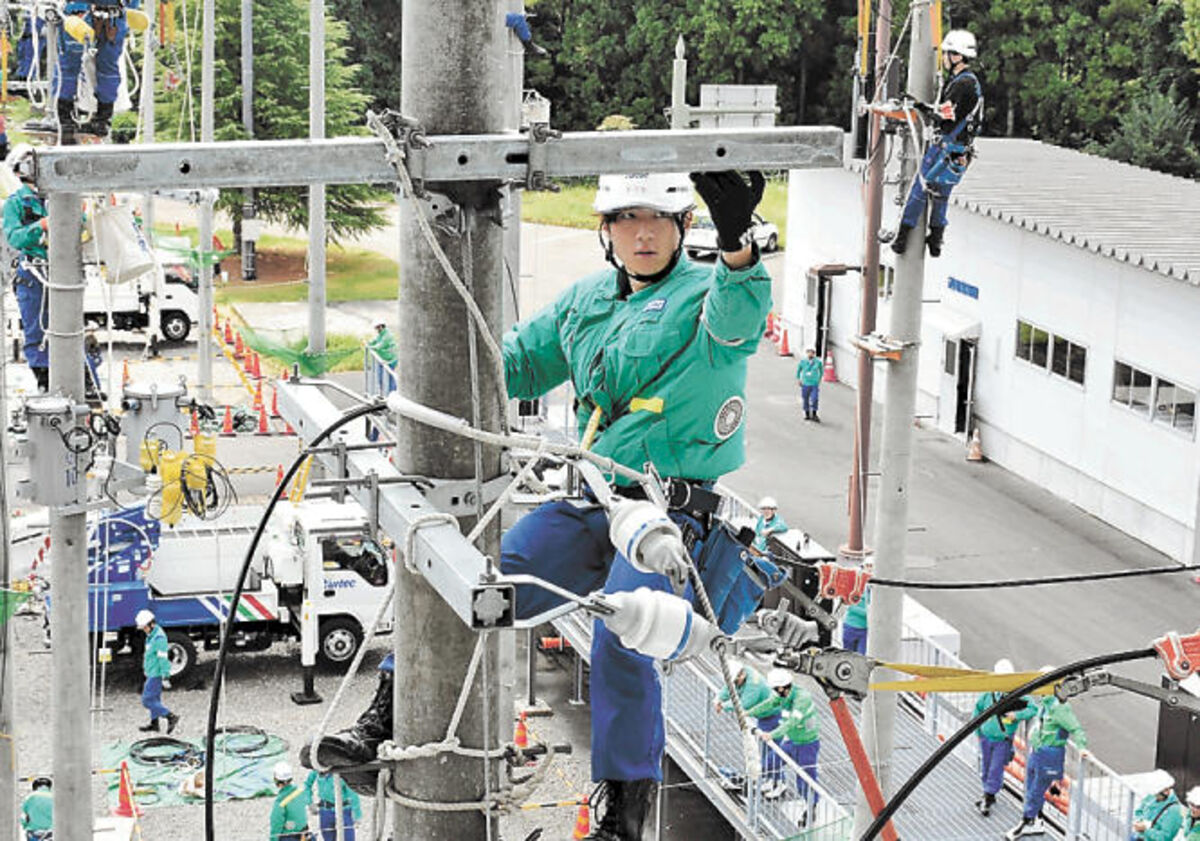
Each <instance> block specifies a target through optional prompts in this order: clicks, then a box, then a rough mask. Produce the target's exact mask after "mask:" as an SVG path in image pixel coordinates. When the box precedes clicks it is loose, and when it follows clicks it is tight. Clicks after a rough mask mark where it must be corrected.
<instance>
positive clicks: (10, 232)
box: [3, 143, 50, 391]
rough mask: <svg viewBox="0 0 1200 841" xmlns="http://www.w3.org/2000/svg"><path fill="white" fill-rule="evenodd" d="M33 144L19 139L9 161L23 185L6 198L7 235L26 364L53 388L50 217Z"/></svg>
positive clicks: (44, 384) (39, 381) (42, 383)
mask: <svg viewBox="0 0 1200 841" xmlns="http://www.w3.org/2000/svg"><path fill="white" fill-rule="evenodd" d="M32 163H33V147H32V146H30V145H29V144H28V143H18V144H17V145H16V146H15V147H13V150H12V151H11V152H10V153H9V154H8V157H7V158H6V159H5V164H6V165H7V166H8V168H9V169H10V170H12V171H13V172H14V173H15V174H16V175H17V177H18V178H20V180H21V182H22V183H21V187H20V189H18V190H17V191H16V192H14V193H13V194H12V195H11V196H9V197H8V199H6V200H5V202H4V210H3V224H4V238H5V239H7V240H8V244H9V245H10V246H11V247H12V248H13V250H14V251H16V252H18V254H19V257H18V259H17V267H16V272H15V274H14V276H13V292H14V293H15V294H16V296H17V308H18V309H19V310H20V312H21V330H22V332H23V333H24V350H25V364H27V365H28V366H29V370H31V371H32V372H33V375H34V377H35V378H36V379H37V384H38V388H40V389H41V390H42V391H48V390H49V388H50V353H49V350H48V349H47V347H46V343H45V338H46V324H47V322H48V318H49V313H48V304H49V301H48V300H47V297H46V291H45V289H46V280H47V275H46V271H47V257H46V249H47V247H48V244H49V237H48V232H49V230H50V225H49V221H48V220H47V218H46V204H45V202H44V201H42V197H41V196H39V195H38V194H37V190H36V189H35V187H34V183H33V169H32Z"/></svg>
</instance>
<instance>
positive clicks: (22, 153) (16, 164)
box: [4, 143, 33, 177]
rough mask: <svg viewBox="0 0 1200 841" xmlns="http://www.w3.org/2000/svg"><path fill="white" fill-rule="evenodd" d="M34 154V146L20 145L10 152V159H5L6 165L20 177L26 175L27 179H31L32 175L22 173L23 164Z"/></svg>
mask: <svg viewBox="0 0 1200 841" xmlns="http://www.w3.org/2000/svg"><path fill="white" fill-rule="evenodd" d="M32 154H33V147H32V146H30V145H29V144H28V143H18V144H17V145H15V146H13V147H12V149H10V150H9V152H8V157H7V158H5V159H4V163H5V164H7V165H8V168H9V169H11V170H12V171H13V173H15V174H16V175H18V176H20V175H22V174H24V175H25V176H26V177H29V176H30V175H31V174H32V173H29V172H26V173H22V172H21V162H22V161H24V160H25V158H27V157H29V156H30V155H32Z"/></svg>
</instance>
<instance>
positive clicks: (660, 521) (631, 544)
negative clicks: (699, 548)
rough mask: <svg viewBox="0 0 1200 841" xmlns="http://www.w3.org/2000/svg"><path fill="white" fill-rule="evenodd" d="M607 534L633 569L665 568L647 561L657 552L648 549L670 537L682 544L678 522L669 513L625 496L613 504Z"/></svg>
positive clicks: (650, 570)
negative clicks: (672, 519) (626, 498)
mask: <svg viewBox="0 0 1200 841" xmlns="http://www.w3.org/2000/svg"><path fill="white" fill-rule="evenodd" d="M608 538H609V540H611V541H612V544H613V546H615V547H616V549H617V551H618V552H620V553H621V554H622V555H624V556H625V558H626V559H627V560H628V561H629V563H631V564H633V566H634V569H637V570H638V571H639V572H662V571H663V570H662V569H658V568H656V566H657V565H655V564H652V563H647V559H648V558H654V557H656V555H655V554H654V553H653V552H649V551H647V550H649V549H652V548H657V547H656V544H659V543H660V541H661V540H662V539H664V538H670V539H672V540H674V541H678V544H679V545H680V546H682V545H683V535H682V534H681V533H680V531H679V526H677V525H675V523H674V522H672V521H671V518H670V517H668V516H667V513H666V512H665V511H663V510H661V509H660V508H658V507H657V506H656V505H654V503H652V502H647V501H646V500H622V501H620V502H617V503H615V504H614V505H613V507H612V509H611V511H610V514H609V524H608Z"/></svg>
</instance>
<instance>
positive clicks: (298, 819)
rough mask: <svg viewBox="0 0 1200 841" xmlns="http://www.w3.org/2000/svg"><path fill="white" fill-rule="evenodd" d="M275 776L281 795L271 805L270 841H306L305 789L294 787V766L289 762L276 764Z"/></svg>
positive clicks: (306, 806)
mask: <svg viewBox="0 0 1200 841" xmlns="http://www.w3.org/2000/svg"><path fill="white" fill-rule="evenodd" d="M273 775H274V777H275V788H276V789H278V790H279V793H278V794H276V795H275V802H274V803H273V804H272V805H271V839H270V841H306V839H307V838H308V798H307V797H305V796H304V789H302V788H297V787H296V786H294V785H292V777H293V772H292V766H291V765H290V764H289V763H287V762H284V761H282V760H281V761H279V762H276V763H275V768H274V770H273Z"/></svg>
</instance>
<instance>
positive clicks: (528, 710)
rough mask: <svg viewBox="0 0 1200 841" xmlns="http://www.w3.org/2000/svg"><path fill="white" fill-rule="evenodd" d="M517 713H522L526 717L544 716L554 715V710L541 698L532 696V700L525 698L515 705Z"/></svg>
mask: <svg viewBox="0 0 1200 841" xmlns="http://www.w3.org/2000/svg"><path fill="white" fill-rule="evenodd" d="M517 713H518V714H521V713H524V714H525V715H526V716H527V717H531V718H532V717H537V718H546V717H549V716H552V715H554V710H553V709H551V708H550V705H549V704H547V703H546V702H545V701H543V700H542V699H541V698H534V699H533V700H532V701H530V700H529V699H526V701H525V703H524V704H521V705H520V706H519V707H517Z"/></svg>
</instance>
